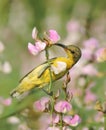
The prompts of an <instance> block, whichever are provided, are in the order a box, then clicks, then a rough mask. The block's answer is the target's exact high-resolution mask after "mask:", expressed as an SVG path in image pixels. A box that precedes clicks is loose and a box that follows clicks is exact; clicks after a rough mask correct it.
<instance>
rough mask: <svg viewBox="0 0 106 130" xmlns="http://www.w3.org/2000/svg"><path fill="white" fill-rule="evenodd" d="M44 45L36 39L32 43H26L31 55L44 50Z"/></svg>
mask: <svg viewBox="0 0 106 130" xmlns="http://www.w3.org/2000/svg"><path fill="white" fill-rule="evenodd" d="M45 47H46V43H45V42H42V41H38V42H36V43H35V45H33V44H32V43H28V50H29V52H30V53H31V54H32V55H37V54H38V53H39V52H41V51H42V50H44V49H45Z"/></svg>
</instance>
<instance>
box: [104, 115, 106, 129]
mask: <svg viewBox="0 0 106 130" xmlns="http://www.w3.org/2000/svg"><path fill="white" fill-rule="evenodd" d="M104 130H106V113H104Z"/></svg>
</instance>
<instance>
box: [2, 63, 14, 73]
mask: <svg viewBox="0 0 106 130" xmlns="http://www.w3.org/2000/svg"><path fill="white" fill-rule="evenodd" d="M2 71H3V72H4V73H6V74H9V73H10V72H11V71H12V67H11V65H10V63H9V62H8V61H5V62H4V64H3V65H2Z"/></svg>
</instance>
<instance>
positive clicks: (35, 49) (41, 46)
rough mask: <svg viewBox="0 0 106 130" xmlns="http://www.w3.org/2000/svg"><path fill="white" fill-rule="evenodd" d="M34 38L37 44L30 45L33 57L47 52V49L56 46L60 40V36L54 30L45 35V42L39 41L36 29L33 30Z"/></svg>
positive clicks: (29, 48)
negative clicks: (44, 51)
mask: <svg viewBox="0 0 106 130" xmlns="http://www.w3.org/2000/svg"><path fill="white" fill-rule="evenodd" d="M32 38H33V39H34V40H35V43H34V44H32V43H30V42H29V43H28V50H29V52H30V53H31V54H32V55H37V54H38V53H40V52H41V51H43V50H45V49H46V47H48V46H50V45H52V44H55V43H56V42H57V41H59V40H60V36H59V34H58V33H57V32H56V31H55V30H52V29H51V30H49V31H48V32H47V33H46V34H45V36H44V39H43V40H41V39H39V38H38V31H37V29H36V27H34V29H33V30H32Z"/></svg>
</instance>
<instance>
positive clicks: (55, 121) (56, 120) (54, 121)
mask: <svg viewBox="0 0 106 130" xmlns="http://www.w3.org/2000/svg"><path fill="white" fill-rule="evenodd" d="M59 119H60V117H59V115H58V114H55V113H53V114H52V116H51V122H52V124H56V123H58V122H59Z"/></svg>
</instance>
